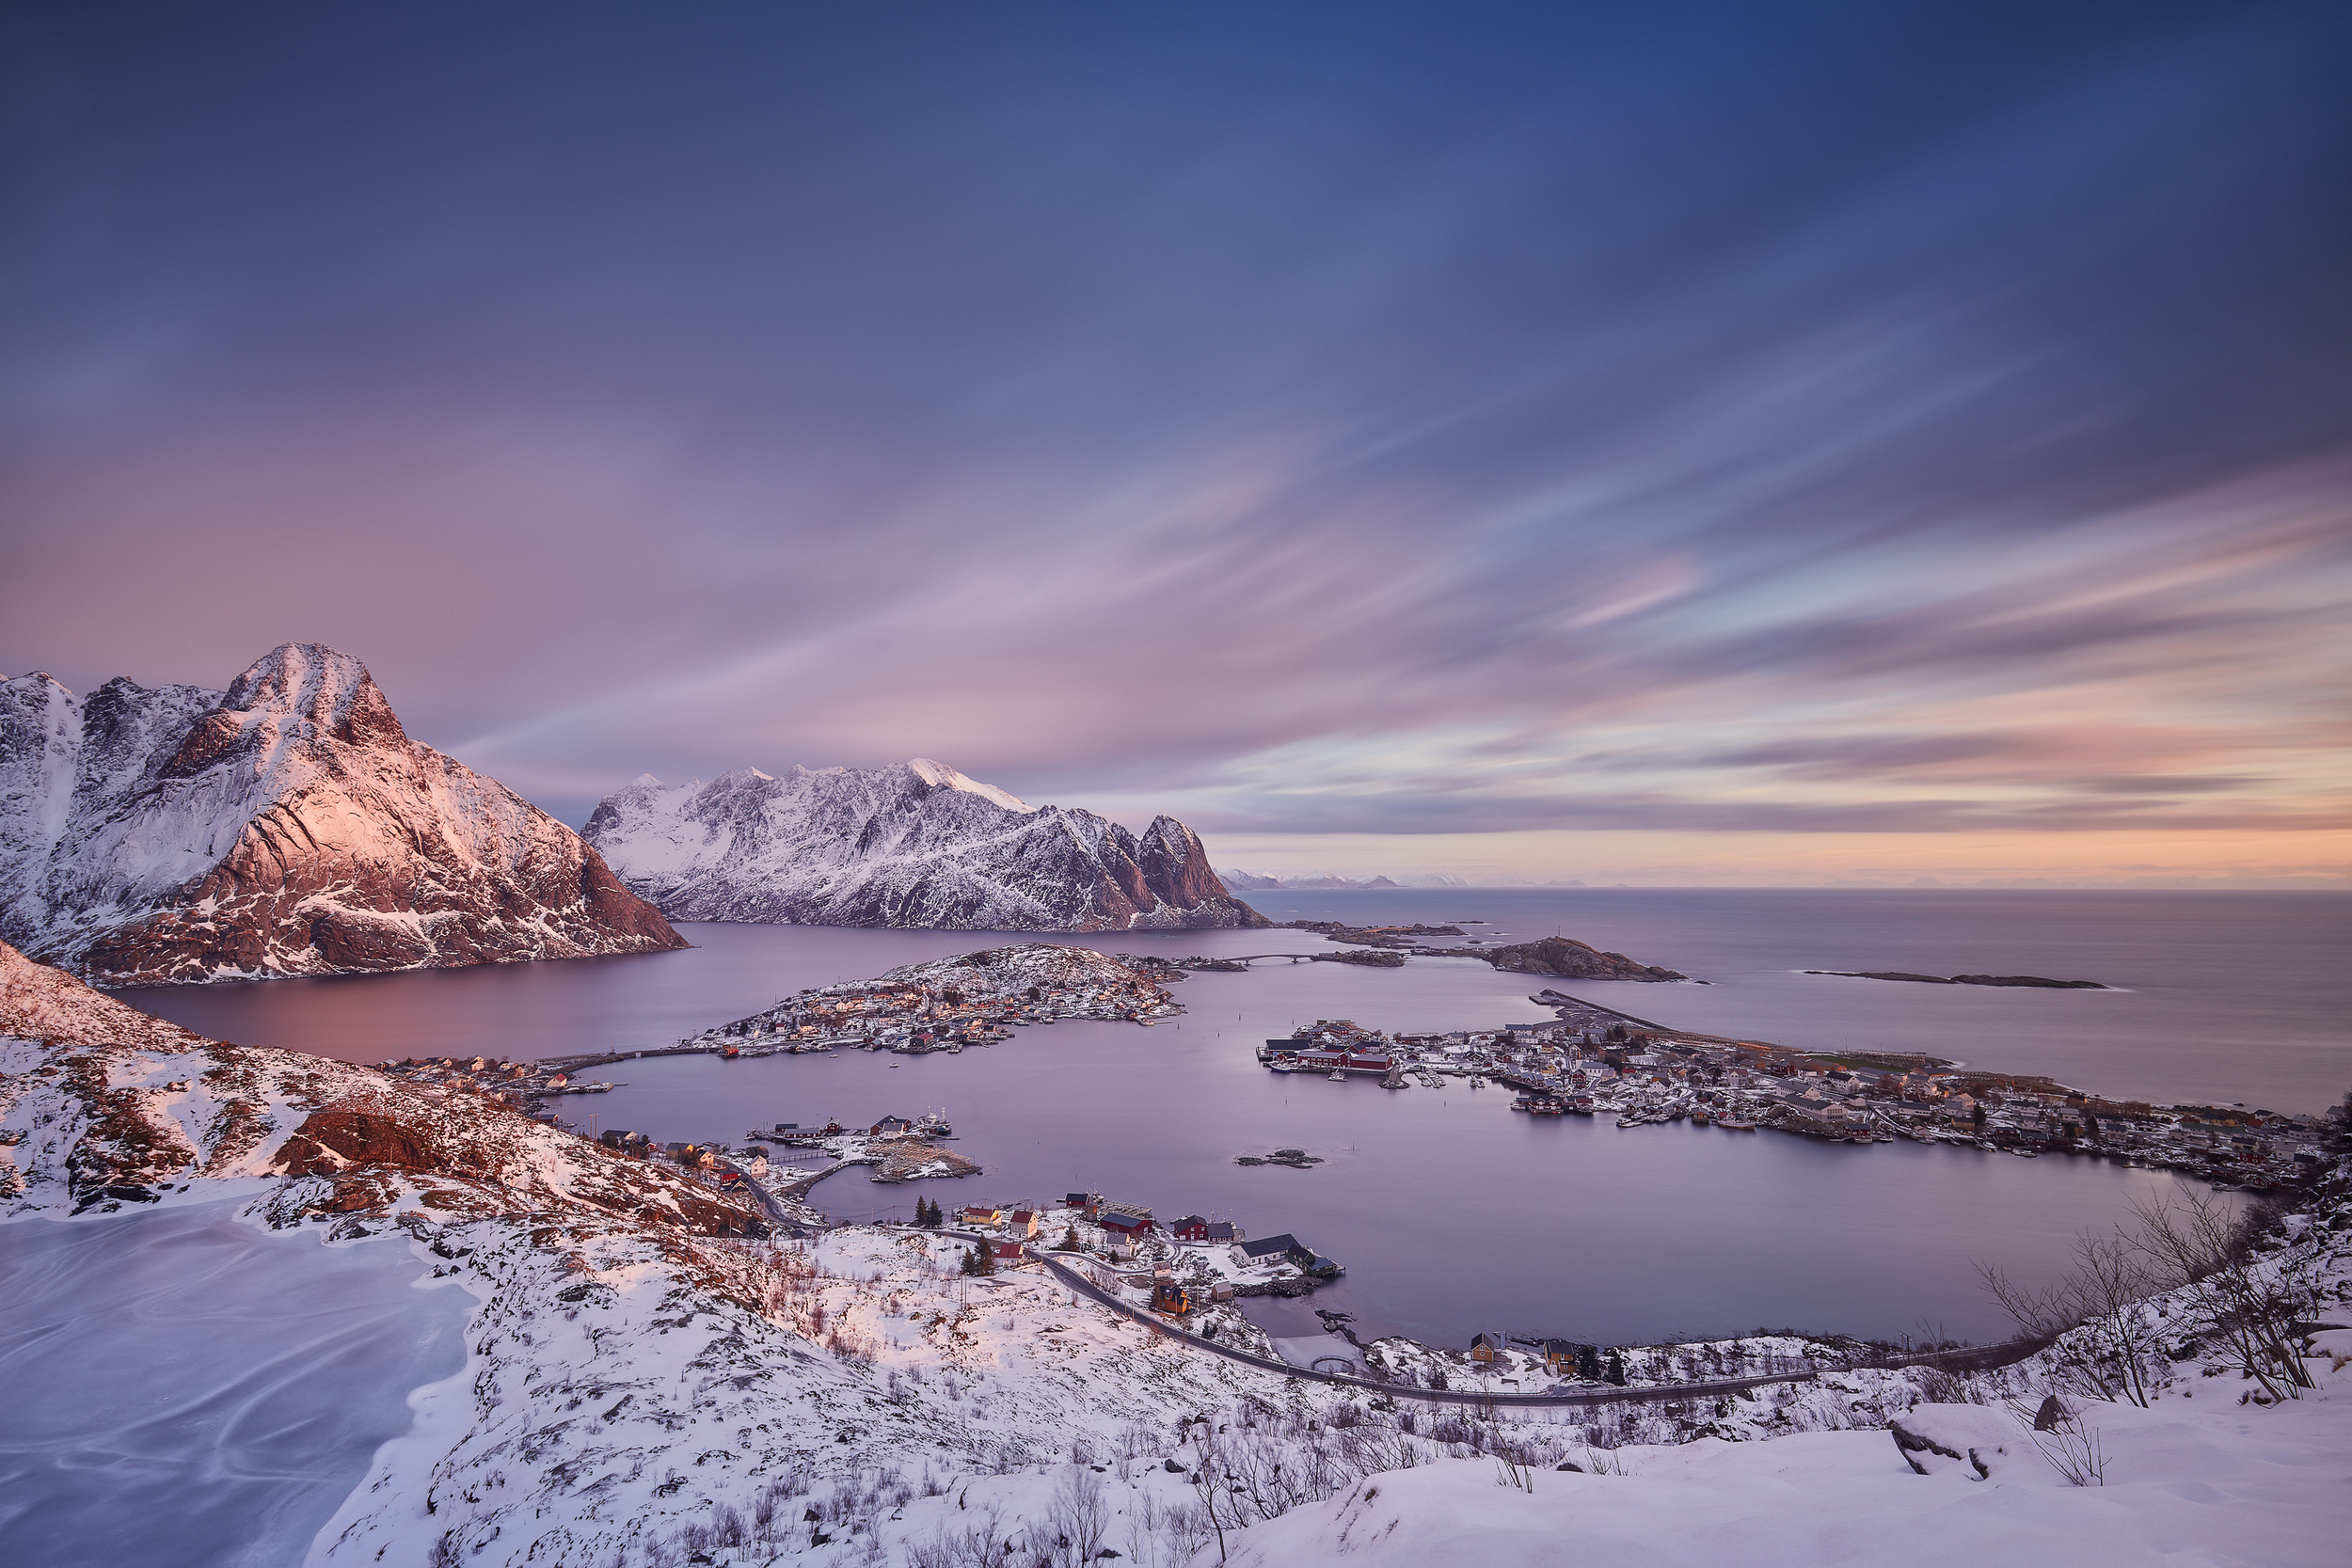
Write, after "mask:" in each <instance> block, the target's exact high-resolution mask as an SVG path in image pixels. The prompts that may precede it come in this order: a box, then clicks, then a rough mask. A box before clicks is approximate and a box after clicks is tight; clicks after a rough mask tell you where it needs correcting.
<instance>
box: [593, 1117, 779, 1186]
mask: <svg viewBox="0 0 2352 1568" xmlns="http://www.w3.org/2000/svg"><path fill="white" fill-rule="evenodd" d="M596 1141H597V1142H598V1143H601V1144H602V1145H604V1147H605V1148H610V1149H614V1150H616V1151H618V1152H620V1153H623V1154H633V1155H636V1156H637V1157H638V1158H640V1159H644V1160H660V1161H663V1162H665V1163H666V1164H673V1165H675V1166H677V1168H678V1169H680V1170H682V1171H684V1172H686V1173H687V1174H688V1175H690V1176H694V1177H698V1178H700V1179H701V1180H705V1181H707V1182H709V1183H710V1184H711V1185H712V1186H714V1187H717V1188H720V1189H721V1190H723V1191H726V1192H737V1191H740V1190H741V1189H742V1187H743V1186H744V1184H745V1182H746V1180H751V1181H760V1180H766V1179H767V1177H768V1173H769V1164H768V1151H767V1149H765V1148H761V1147H760V1146H759V1145H758V1144H745V1145H744V1146H743V1147H742V1148H728V1147H727V1146H726V1145H724V1144H694V1143H660V1142H657V1141H656V1140H654V1139H652V1138H650V1137H647V1136H646V1135H645V1134H644V1133H643V1132H628V1131H627V1130H626V1129H623V1128H617V1127H616V1128H612V1129H611V1130H609V1131H607V1132H601V1133H598V1134H597V1137H596Z"/></svg>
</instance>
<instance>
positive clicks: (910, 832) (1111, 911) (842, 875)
mask: <svg viewBox="0 0 2352 1568" xmlns="http://www.w3.org/2000/svg"><path fill="white" fill-rule="evenodd" d="M585 833H586V837H587V840H588V842H589V843H590V844H591V845H593V846H595V847H596V849H597V850H598V851H599V852H600V853H602V854H603V856H604V858H605V859H606V860H607V861H608V862H609V863H611V864H612V869H613V871H614V872H615V873H616V874H617V875H618V876H619V877H620V878H621V879H622V880H623V881H624V882H626V883H627V884H628V886H629V887H630V888H631V889H633V890H635V891H636V892H638V893H640V894H642V895H644V896H645V897H646V898H648V899H650V900H652V901H653V902H654V903H655V904H656V905H658V906H659V907H660V909H661V911H662V912H663V913H665V914H667V915H668V916H669V917H670V918H671V919H673V920H739V921H755V922H772V923H776V924H791V925H804V926H884V927H927V928H935V929H948V930H997V931H1116V930H1184V929H1199V928H1212V927H1258V926H1264V925H1266V924H1267V921H1266V919H1265V917H1264V916H1263V915H1261V914H1259V913H1258V911H1255V910H1253V909H1251V908H1250V907H1249V906H1248V905H1247V904H1245V903H1243V902H1241V901H1240V900H1239V899H1236V898H1235V897H1233V896H1232V893H1231V892H1229V891H1228V889H1227V887H1226V885H1225V883H1224V882H1223V881H1221V880H1220V879H1218V877H1217V874H1216V871H1214V870H1213V869H1211V867H1210V865H1209V858H1208V852H1207V851H1206V850H1205V849H1203V848H1202V847H1201V845H1200V836H1199V835H1198V834H1196V833H1195V832H1193V831H1192V830H1191V829H1190V828H1187V827H1185V826H1184V824H1183V823H1182V822H1179V821H1177V820H1176V819H1175V818H1174V817H1172V816H1161V817H1158V818H1156V819H1155V820H1153V822H1152V825H1151V827H1149V828H1147V829H1146V830H1144V832H1143V833H1142V834H1141V835H1140V836H1138V835H1136V834H1135V833H1131V832H1128V831H1127V830H1126V829H1124V828H1122V827H1120V825H1119V824H1118V823H1116V822H1112V821H1109V820H1107V819H1105V818H1104V817H1101V816H1096V815H1095V814H1094V813H1092V812H1090V811H1081V810H1077V809H1074V808H1070V807H1063V806H1032V805H1029V804H1028V803H1026V802H1025V801H1023V800H1018V799H1016V798H1014V797H1013V796H1011V795H1009V794H1007V793H1006V792H1005V791H1003V790H1001V789H997V788H994V787H993V786H991V785H988V784H980V783H977V781H975V780H972V779H968V778H966V777H964V775H962V774H961V773H959V772H957V771H956V770H955V769H954V768H949V767H946V765H944V764H942V763H937V762H932V761H930V760H929V759H928V758H923V757H917V758H915V759H914V760H913V761H911V762H905V763H898V764H895V765H893V766H891V767H887V768H824V769H822V770H811V769H809V768H792V769H790V770H789V771H788V772H787V773H786V774H784V775H783V776H782V777H781V778H778V777H773V776H771V775H769V774H767V773H763V772H760V771H759V770H757V769H756V768H737V769H735V770H733V771H731V772H727V773H724V774H722V775H721V776H720V777H718V778H716V779H714V780H712V781H711V782H709V783H708V784H705V783H703V782H702V781H701V780H699V779H691V780H689V781H688V782H686V783H685V784H663V783H662V782H661V781H660V779H657V778H655V777H653V776H652V775H651V774H646V775H645V776H644V777H642V778H640V779H638V780H637V782H636V783H634V784H630V785H628V787H627V788H625V789H622V790H619V791H617V792H615V793H614V794H612V795H611V796H609V797H607V798H606V800H604V801H603V803H602V804H600V805H598V806H597V807H596V812H595V814H594V815H593V816H590V817H589V819H588V825H587V828H586V830H585Z"/></svg>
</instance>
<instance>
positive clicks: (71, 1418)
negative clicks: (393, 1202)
mask: <svg viewBox="0 0 2352 1568" xmlns="http://www.w3.org/2000/svg"><path fill="white" fill-rule="evenodd" d="M420 1273H421V1266H420V1265H419V1264H418V1263H417V1261H416V1260H415V1259H413V1258H412V1257H411V1256H410V1255H409V1250H408V1245H407V1243H405V1241H398V1242H395V1241H377V1242H367V1243H360V1244H358V1245H355V1246H339V1247H329V1246H325V1245H322V1244H321V1243H320V1240H319V1238H318V1236H317V1235H316V1234H315V1233H314V1232H308V1231H305V1232H298V1233H286V1234H272V1233H270V1232H268V1231H266V1230H263V1229H261V1228H258V1227H253V1226H250V1225H245V1224H241V1223H239V1222H238V1221H237V1220H236V1219H234V1218H233V1217H231V1207H230V1205H227V1204H211V1205H205V1206H201V1207H194V1208H185V1209H172V1210H165V1211H162V1212H147V1213H140V1214H123V1215H111V1216H107V1217H105V1218H102V1219H90V1220H75V1221H70V1222H57V1221H48V1220H26V1221H20V1222H18V1223H16V1224H12V1225H5V1226H0V1302H5V1303H6V1304H7V1311H6V1314H5V1317H0V1387H5V1388H6V1389H7V1390H8V1419H7V1421H6V1423H5V1424H0V1562H8V1563H11V1564H24V1565H26V1568H31V1565H35V1564H38V1565H40V1568H65V1565H68V1564H104V1565H106V1568H278V1565H280V1564H292V1563H298V1562H300V1561H301V1560H302V1558H303V1553H304V1550H305V1549H306V1548H307V1547H308V1546H309V1545H310V1538H311V1537H312V1536H313V1535H314V1534H316V1533H317V1531H318V1529H319V1528H320V1527H321V1526H322V1525H324V1524H325V1523H326V1520H327V1519H328V1518H329V1517H330V1516H331V1515H332V1514H333V1513H334V1512H335V1510H336V1508H337V1507H338V1506H339V1505H340V1504H341V1503H342V1499H343V1497H344V1496H345V1495H346V1494H347V1493H349V1492H350V1490H351V1489H352V1487H353V1486H354V1485H356V1484H358V1481H359V1480H360V1478H361V1477H362V1476H363V1475H364V1474H365V1472H366V1469H367V1466H368V1462H369V1459H370V1457H371V1456H372V1455H373V1453H374V1452H375V1449H376V1448H377V1447H378V1446H379V1445H381V1444H383V1443H384V1442H386V1441H388V1440H389V1439H391V1438H394V1437H398V1436H400V1435H402V1434H403V1433H405V1432H407V1431H408V1429H409V1423H410V1413H409V1407H408V1395H409V1393H410V1391H411V1390H413V1389H416V1388H418V1387H421V1386H423V1385H425V1384H428V1383H433V1382H436V1381H438V1380H439V1379H441V1378H445V1377H448V1376H450V1375H452V1374H453V1373H454V1372H456V1371H457V1370H458V1369H459V1368H460V1367H462V1366H463V1365H464V1364H465V1324H466V1318H467V1314H468V1313H469V1311H470V1310H471V1307H472V1305H473V1303H472V1298H471V1297H470V1296H469V1295H467V1294H466V1293H465V1292H464V1291H459V1290H458V1289H456V1288H455V1287H453V1286H444V1287H439V1288H434V1289H419V1288H416V1287H415V1285H414V1281H415V1280H416V1279H417V1277H418V1275H419V1274H420Z"/></svg>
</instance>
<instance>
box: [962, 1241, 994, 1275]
mask: <svg viewBox="0 0 2352 1568" xmlns="http://www.w3.org/2000/svg"><path fill="white" fill-rule="evenodd" d="M963 1272H964V1273H965V1274H967V1275H991V1274H994V1273H995V1272H996V1259H993V1258H991V1257H990V1256H989V1255H988V1248H987V1247H986V1246H985V1245H980V1246H975V1247H974V1248H973V1249H972V1250H971V1251H969V1252H967V1253H965V1254H964V1255H963Z"/></svg>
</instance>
